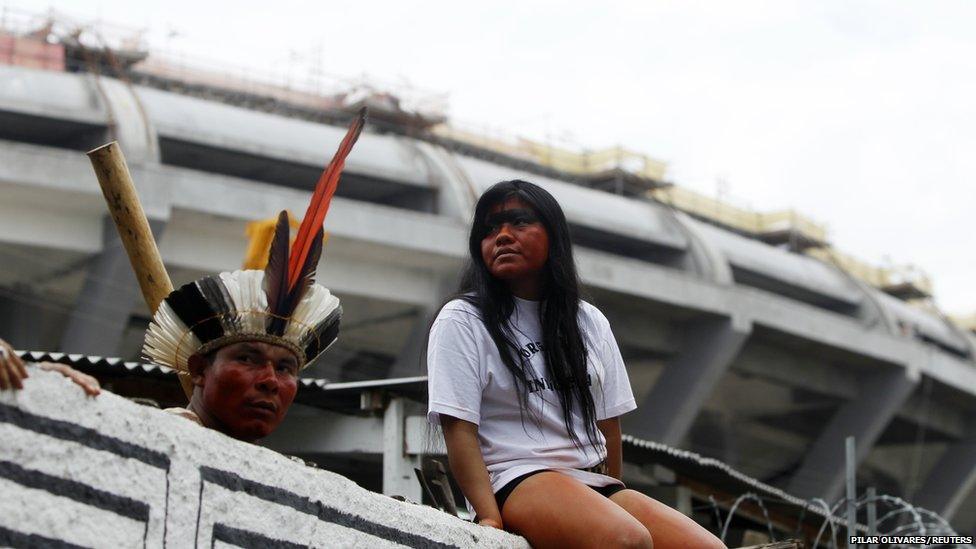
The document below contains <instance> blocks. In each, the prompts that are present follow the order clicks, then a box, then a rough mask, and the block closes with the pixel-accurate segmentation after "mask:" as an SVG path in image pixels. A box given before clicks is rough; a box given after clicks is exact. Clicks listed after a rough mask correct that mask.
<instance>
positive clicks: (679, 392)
mask: <svg viewBox="0 0 976 549" xmlns="http://www.w3.org/2000/svg"><path fill="white" fill-rule="evenodd" d="M750 332H751V326H750V325H749V324H748V323H746V322H742V321H740V320H737V319H735V318H732V319H728V318H722V319H708V320H703V321H699V322H696V323H694V324H693V325H691V327H690V329H688V330H687V331H686V332H685V337H684V343H685V344H684V346H683V349H682V351H681V353H679V354H678V355H677V356H675V357H674V358H673V359H672V360H670V361H669V363H668V364H667V366H665V369H664V372H662V373H661V377H659V378H658V380H657V383H655V384H654V387H653V388H651V391H650V392H649V393H648V395H647V396H646V397H645V398H644V400H643V402H641V403H640V404H639V405H638V407H637V412H636V413H633V414H629V415H628V416H624V428H625V430H626V431H627V432H628V433H631V434H633V435H634V436H636V437H639V438H644V439H649V440H656V441H659V442H663V443H665V444H670V445H673V446H677V445H679V444H680V443H681V441H682V440H683V439H684V438H685V435H687V434H688V431H689V429H691V425H692V423H693V422H694V421H695V418H696V417H697V416H698V412H699V410H701V408H702V405H703V404H704V402H705V399H707V398H708V396H709V394H711V392H712V389H713V388H714V387H715V384H716V383H717V382H718V380H719V379H720V378H721V377H722V375H723V374H724V373H725V371H726V370H727V369H728V367H729V365H730V364H731V363H732V361H733V360H734V359H735V357H736V355H738V353H739V350H740V349H742V345H743V344H744V343H745V342H746V340H747V339H748V338H749V334H750Z"/></svg>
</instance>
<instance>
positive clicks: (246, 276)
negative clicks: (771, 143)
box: [143, 109, 366, 371]
mask: <svg viewBox="0 0 976 549" xmlns="http://www.w3.org/2000/svg"><path fill="white" fill-rule="evenodd" d="M365 123H366V109H363V110H361V111H360V112H359V115H358V116H357V117H356V119H355V120H354V121H353V123H352V124H351V125H350V126H349V131H348V132H346V136H345V137H344V138H343V140H342V143H341V144H340V145H339V150H337V151H336V153H335V155H334V156H333V157H332V161H331V162H329V165H328V166H327V167H326V168H325V171H324V172H323V173H322V176H321V177H320V178H319V181H318V183H317V184H316V186H315V192H314V193H313V194H312V200H311V202H310V203H309V205H308V211H307V212H306V213H305V218H304V219H303V220H302V224H301V226H300V227H299V228H298V235H297V237H296V238H295V243H294V245H293V246H292V248H291V251H290V252H289V249H288V236H289V234H288V231H289V226H288V214H287V213H285V212H281V214H279V216H278V223H277V225H276V227H275V236H274V238H273V239H272V242H271V250H270V252H269V254H268V264H267V267H265V269H264V271H257V270H243V271H233V272H225V273H220V274H218V275H212V276H207V277H204V278H201V279H199V280H196V281H194V282H191V283H189V284H186V285H184V286H182V287H180V288H179V289H177V290H174V291H173V292H172V293H170V294H169V296H168V297H166V299H165V300H163V302H162V303H161V304H160V305H159V308H158V309H157V310H156V313H155V315H153V319H152V321H151V322H150V323H149V329H148V330H147V331H146V340H145V344H144V346H143V354H144V355H145V356H146V358H148V359H149V360H151V361H153V362H155V363H157V364H161V365H164V366H169V367H170V368H174V369H176V370H182V371H186V370H187V363H188V362H189V359H190V357H191V356H192V355H195V354H207V353H209V352H211V351H214V350H216V349H219V348H221V347H224V346H226V345H230V344H231V343H237V342H241V341H263V342H265V343H271V344H274V345H279V346H281V347H285V348H287V349H289V350H291V351H292V352H293V353H295V356H296V357H298V360H299V363H300V364H301V366H305V365H307V364H308V363H310V362H311V361H312V360H314V359H315V357H317V356H318V355H319V354H321V353H322V352H323V351H325V350H326V349H327V348H328V347H329V346H330V345H331V344H332V343H333V342H334V341H335V340H336V337H337V336H338V334H339V318H340V317H341V316H342V307H340V306H339V299H338V298H337V297H335V296H334V295H332V294H331V293H330V292H329V290H327V289H326V288H324V287H323V286H321V285H319V284H315V269H316V267H317V266H318V262H319V258H320V257H321V255H322V239H323V229H322V223H323V222H324V220H325V214H326V213H327V212H328V210H329V203H330V202H331V200H332V196H333V194H335V190H336V187H337V186H338V184H339V176H340V174H341V173H342V168H343V166H344V165H345V160H346V156H348V155H349V152H350V151H351V150H352V147H353V145H354V144H355V143H356V140H357V139H358V138H359V134H360V132H361V131H362V129H363V126H364V125H365Z"/></svg>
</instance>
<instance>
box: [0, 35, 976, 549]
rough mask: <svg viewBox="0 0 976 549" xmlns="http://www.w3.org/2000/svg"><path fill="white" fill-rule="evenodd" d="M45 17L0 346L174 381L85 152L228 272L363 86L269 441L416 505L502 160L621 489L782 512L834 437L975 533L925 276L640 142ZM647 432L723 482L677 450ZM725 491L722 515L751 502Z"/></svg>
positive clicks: (314, 163)
mask: <svg viewBox="0 0 976 549" xmlns="http://www.w3.org/2000/svg"><path fill="white" fill-rule="evenodd" d="M52 32H53V31H52V29H51V28H50V27H49V28H47V29H41V30H39V31H36V32H33V33H23V32H21V33H13V32H8V33H6V34H0V63H2V64H0V337H3V338H4V339H7V340H8V341H10V342H11V343H12V344H13V345H14V346H15V347H16V348H18V349H22V350H25V351H35V352H37V353H38V354H36V355H33V356H34V357H35V358H41V357H44V358H52V356H53V358H55V359H58V360H66V361H69V362H71V363H72V364H75V365H76V366H77V367H79V368H82V369H88V370H90V371H92V372H94V373H96V374H98V375H99V377H100V378H101V379H102V380H103V383H104V384H105V385H106V387H107V388H108V389H110V390H113V391H115V392H118V393H119V394H122V395H126V396H132V397H139V398H143V399H151V400H153V401H154V402H155V403H157V404H159V405H162V406H167V405H173V404H176V403H178V402H179V400H180V398H181V394H180V392H179V389H178V385H177V384H175V383H173V377H172V375H171V373H167V372H165V371H163V370H160V369H158V368H153V367H151V366H148V365H140V364H133V363H132V362H138V361H140V356H139V354H140V348H141V343H142V335H143V332H144V330H145V327H146V325H147V322H148V318H149V311H148V310H146V308H145V306H144V305H143V304H142V302H141V300H140V298H139V292H138V288H137V286H136V282H135V280H134V278H133V276H132V275H131V272H130V268H129V264H128V261H127V258H126V255H125V252H124V251H123V249H122V248H121V247H120V245H119V241H118V238H117V236H116V234H115V228H114V226H113V225H112V223H111V220H110V219H108V217H107V214H106V210H105V204H104V201H103V198H102V195H101V192H100V190H99V188H98V185H97V183H96V181H95V177H94V175H93V174H92V171H91V167H90V165H89V163H88V160H87V158H86V157H85V155H84V152H85V151H87V150H90V149H92V148H94V147H97V146H99V145H101V144H103V143H105V142H108V141H111V140H118V141H119V143H120V144H121V147H122V149H123V150H124V152H125V155H126V158H127V160H128V163H129V168H130V170H131V172H132V176H133V179H134V181H135V182H136V185H137V187H138V191H139V194H140V197H141V199H142V201H143V206H144V208H145V210H146V213H147V215H148V216H149V218H150V222H151V225H152V228H153V230H154V232H155V235H156V237H157V240H158V242H159V246H160V251H161V253H162V256H163V259H164V261H165V264H166V267H167V269H168V271H169V273H170V276H171V277H172V279H173V282H174V284H176V285H179V284H181V283H183V282H186V281H190V280H193V279H195V278H197V277H199V276H202V275H204V274H206V273H212V272H217V271H221V270H228V269H235V268H239V267H240V266H241V264H242V261H245V259H246V257H247V255H248V254H247V251H248V247H249V245H255V242H256V241H258V240H260V238H261V237H262V235H263V234H264V232H265V231H267V223H266V222H264V221H263V220H266V219H267V218H269V217H271V216H272V215H273V214H275V212H277V211H279V210H282V209H288V210H290V211H291V212H293V213H297V212H299V211H300V210H301V209H302V208H303V206H304V204H305V203H306V202H307V197H308V193H309V189H311V188H312V187H313V185H314V183H315V181H316V180H317V178H318V173H319V171H320V170H321V168H322V166H323V165H324V164H325V162H326V161H327V158H326V155H327V154H328V152H329V151H331V150H333V149H334V147H335V145H336V144H337V143H338V141H339V139H340V138H341V136H342V134H343V128H342V125H343V124H344V123H345V122H346V121H347V120H348V119H349V118H350V116H351V114H350V113H353V112H355V111H356V109H358V108H359V107H361V106H362V105H364V104H366V105H368V106H370V107H371V109H372V112H373V118H372V123H371V125H370V126H369V127H368V128H367V131H366V132H365V133H364V134H363V135H362V137H361V139H360V142H359V144H358V145H357V148H356V149H355V150H354V151H353V152H352V154H351V156H350V157H349V159H348V162H347V165H346V171H345V173H344V175H343V179H342V182H341V183H340V186H339V190H338V193H337V198H336V199H335V202H334V204H333V208H332V211H331V212H330V215H329V218H328V219H327V221H326V227H325V229H326V231H327V232H328V235H329V236H328V245H327V247H326V250H325V253H324V257H323V259H322V262H321V264H320V268H319V273H320V275H319V277H320V280H321V281H322V283H323V284H325V285H327V286H328V287H329V288H330V289H331V290H332V291H333V292H334V293H335V294H336V295H338V296H339V297H340V298H341V300H342V303H343V309H344V311H345V313H344V318H343V325H342V331H341V336H340V339H339V342H338V343H337V344H336V345H335V346H334V347H333V348H332V349H331V350H330V351H329V352H328V353H326V355H325V356H324V358H323V359H322V360H321V361H320V363H318V364H315V365H313V366H312V367H311V368H310V369H309V370H308V371H307V372H306V375H308V376H309V377H311V378H316V380H308V381H307V382H306V383H305V388H304V389H303V391H304V392H303V394H302V396H300V398H299V402H300V403H301V404H299V405H296V406H295V409H294V411H293V413H292V414H291V416H290V417H289V420H288V421H287V422H286V424H285V425H284V426H283V428H282V429H281V432H280V433H276V434H275V436H273V437H272V438H271V440H269V441H268V442H267V444H268V446H270V447H272V448H274V449H276V450H279V451H281V452H283V453H286V454H290V455H296V456H299V457H302V458H304V459H306V460H309V461H313V462H316V463H318V464H319V465H320V466H322V467H325V468H329V469H332V470H335V471H336V472H339V473H340V474H343V475H346V476H348V477H349V478H352V479H353V480H356V481H357V482H359V483H360V484H361V485H363V486H366V487H369V488H372V489H375V490H377V491H382V492H384V493H390V494H401V495H406V496H407V497H409V498H412V499H415V500H417V501H419V500H420V499H421V498H423V497H424V495H423V494H422V492H421V487H420V485H419V484H418V483H417V482H416V480H415V479H413V478H412V477H411V475H409V474H408V475H406V476H405V475H404V474H398V472H397V470H396V467H401V468H403V467H410V468H411V470H412V466H414V465H416V466H420V465H421V462H422V461H423V460H422V458H421V456H422V455H424V454H429V453H434V454H436V453H437V450H436V448H433V449H432V448H431V443H430V441H429V440H426V438H429V437H426V433H425V429H424V427H423V413H424V410H423V402H424V400H423V391H424V386H423V378H422V376H423V374H424V371H423V367H422V353H423V350H424V346H425V343H426V331H427V328H428V326H429V323H430V321H431V319H432V315H434V314H435V313H436V311H437V310H438V308H439V306H440V305H441V303H442V302H443V300H444V298H445V297H446V296H448V295H449V294H450V293H451V292H452V290H453V289H454V286H455V285H456V282H457V273H458V272H459V270H460V267H461V265H462V263H463V261H464V259H465V257H466V238H467V235H466V228H467V226H468V224H469V222H470V216H471V213H472V208H473V204H474V200H475V199H476V197H477V196H478V195H479V194H480V193H481V192H482V191H483V190H484V189H486V188H487V187H488V186H490V185H492V184H493V183H496V182H498V181H502V180H508V179H525V180H529V181H533V182H535V183H538V184H540V185H542V186H544V187H545V188H546V189H548V190H549V191H550V192H551V193H552V194H553V195H554V196H556V198H557V199H558V200H559V202H560V204H561V205H562V206H563V208H564V209H565V211H566V214H567V216H568V219H569V222H570V225H571V228H572V230H573V237H574V240H575V244H576V250H577V254H578V255H577V261H578V267H579V271H580V274H581V277H582V280H583V282H584V284H585V287H586V291H587V294H588V296H587V298H588V299H589V300H590V301H592V302H593V303H594V304H596V305H597V306H598V307H600V308H601V309H602V310H603V311H604V312H605V314H606V315H607V317H608V318H609V319H610V322H611V324H612V326H613V329H614V331H615V334H616V336H617V338H618V340H619V343H620V347H621V350H622V353H623V355H624V358H625V361H626V363H627V366H628V369H629V372H630V376H631V381H632V384H633V389H634V392H635V395H636V396H637V400H638V405H639V407H638V409H637V410H636V411H635V412H633V413H631V414H629V415H627V416H625V417H624V432H625V434H626V435H627V437H628V440H629V441H630V443H629V446H628V447H627V449H626V450H625V460H626V461H627V462H628V463H627V466H626V468H625V480H628V481H629V482H630V483H632V484H633V485H635V486H641V487H645V488H646V489H647V490H648V491H650V492H653V493H655V494H656V495H658V496H659V497H662V498H664V499H666V500H669V502H670V503H672V504H673V505H677V506H678V507H679V508H680V509H682V510H684V511H686V512H688V513H699V514H705V515H708V514H709V513H710V512H711V511H709V510H707V508H706V510H704V511H702V510H701V505H699V504H702V503H703V502H708V501H712V502H715V501H719V502H720V503H721V506H722V508H723V509H724V510H725V511H728V507H729V504H730V502H731V501H732V500H734V499H735V498H736V497H738V496H740V495H741V494H742V493H744V492H746V491H753V492H758V493H760V494H762V493H765V494H767V497H768V498H771V500H777V501H779V503H780V504H781V506H782V508H781V509H780V510H778V511H775V510H774V511H775V512H774V513H773V515H774V516H773V517H772V522H774V523H776V524H777V527H778V528H781V529H789V528H792V527H793V526H792V525H793V524H795V523H796V517H797V513H795V512H790V511H787V510H786V505H785V504H784V503H783V502H784V501H786V502H790V501H793V500H795V501H798V502H804V501H810V500H812V499H813V498H822V499H824V500H826V501H827V502H830V503H833V502H835V501H837V500H839V499H840V498H841V497H842V496H843V494H844V485H845V476H844V471H845V453H844V448H845V439H846V438H847V437H849V436H853V437H854V438H855V441H856V456H855V461H856V466H857V479H856V480H857V485H858V487H859V492H862V491H863V489H864V488H866V487H871V488H874V489H875V490H876V491H877V492H878V493H882V494H888V495H890V496H895V497H898V498H901V499H902V500H905V501H908V502H911V503H912V504H915V505H918V506H920V507H924V508H926V509H930V510H932V511H934V512H936V513H938V514H940V515H941V516H942V517H944V518H945V519H947V520H948V521H949V522H950V523H951V524H952V526H953V528H954V529H955V530H956V531H958V532H966V533H970V534H971V533H973V532H974V531H976V430H974V421H973V417H974V414H976V335H974V333H973V332H972V331H971V330H970V329H969V328H967V327H965V326H963V325H962V324H960V323H958V322H953V321H951V320H949V319H947V318H946V317H945V316H944V315H942V314H941V313H939V311H938V310H936V309H935V308H934V307H932V306H931V305H929V304H928V301H927V300H926V299H925V298H926V297H927V296H928V295H929V293H930V291H931V284H930V282H929V281H928V279H927V278H925V277H924V276H923V275H919V274H918V273H917V272H915V273H912V272H903V271H897V270H892V269H879V268H874V267H870V266H867V265H865V264H864V263H863V262H859V261H858V260H856V259H854V258H851V257H849V256H847V255H845V254H842V253H840V252H837V251H836V250H834V249H833V248H832V247H831V245H830V243H828V242H827V237H826V233H825V231H824V229H823V227H821V226H819V225H817V224H816V223H814V222H812V221H810V220H808V219H806V218H804V217H803V216H802V215H800V214H797V213H795V212H775V213H761V212H750V211H746V210H740V209H737V208H733V207H731V206H728V205H723V204H722V203H721V202H719V201H715V200H712V199H709V198H706V197H703V196H700V195H696V194H695V193H691V192H690V191H687V190H685V189H682V188H680V187H677V186H675V185H673V184H670V183H668V182H667V181H666V172H665V166H664V165H663V164H661V163H659V162H657V161H655V160H653V159H651V158H649V157H647V156H644V155H641V154H636V153H632V152H629V151H625V150H621V149H612V150H608V151H600V152H599V153H592V152H591V153H574V152H571V151H566V150H562V149H558V148H555V147H546V146H544V145H541V144H535V143H532V142H528V141H522V142H513V143H504V142H502V141H500V140H497V139H488V138H482V137H478V136H477V135H472V134H470V132H464V131H460V130H457V129H453V128H452V127H451V126H450V125H449V124H448V122H447V121H446V120H445V119H444V118H443V117H438V116H433V115H431V114H430V113H418V112H416V111H410V110H408V109H404V108H401V106H400V105H399V104H398V101H397V98H396V97H395V96H393V95H390V94H383V93H377V92H375V91H366V92H362V90H360V92H362V93H345V94H340V95H321V94H315V93H312V92H306V91H300V90H289V89H285V88H282V87H276V86H273V85H270V84H267V85H264V86H258V85H256V84H254V83H250V84H247V85H245V84H244V83H243V81H237V80H233V79H229V78H226V79H221V78H218V77H217V76H216V75H212V74H211V75H208V74H207V73H205V72H202V71H195V72H194V71H178V70H172V67H170V68H169V69H167V68H166V66H165V65H163V64H160V63H157V62H154V61H153V57H152V56H151V55H148V54H147V53H146V52H145V51H141V50H138V49H130V50H125V49H122V48H116V49H114V50H112V49H109V48H105V47H93V46H90V45H86V44H83V43H81V42H79V41H74V42H72V41H71V40H69V39H66V38H65V37H64V36H53V34H51V33H52ZM18 48H19V49H18ZM32 48H33V49H32ZM18 52H19V53H18ZM25 52H26V53H25ZM258 249H260V246H258ZM258 255H260V254H258ZM57 353H69V354H71V355H70V356H68V355H60V354H57ZM102 357H120V358H121V359H122V360H123V361H130V362H122V361H115V360H105V359H103V358H102ZM324 380H328V381H327V382H326V381H324ZM392 380H396V381H392ZM384 418H385V419H386V420H387V421H391V418H393V420H395V421H399V422H400V425H401V426H403V429H401V430H400V431H399V432H398V433H399V434H398V436H400V437H401V438H400V439H397V440H400V444H401V445H402V447H403V448H406V450H402V449H401V451H399V453H398V452H397V451H396V450H395V449H394V450H391V449H390V448H389V446H384V440H386V439H384V434H383V430H384V424H383V421H384ZM387 436H389V433H387ZM387 442H389V441H388V440H387ZM658 444H660V445H667V446H659V445H658ZM434 446H436V444H435V445H434ZM668 447H673V448H681V449H685V450H690V451H692V452H694V453H696V454H697V455H698V456H700V457H702V458H714V459H715V460H718V461H720V462H722V464H724V465H722V466H723V467H726V468H730V469H732V470H734V471H735V474H738V475H741V477H742V478H744V479H747V481H746V480H743V481H742V482H739V483H729V482H726V483H724V484H723V481H722V480H721V478H719V476H720V475H718V474H717V473H714V472H713V473H708V472H707V471H705V472H704V473H702V471H704V469H701V467H703V466H702V465H701V464H700V463H699V464H698V465H695V466H694V467H689V468H687V469H685V468H683V467H684V466H683V465H682V463H683V462H682V460H681V459H680V452H679V453H675V452H674V451H672V450H669V449H667V448H668ZM699 461H701V460H700V459H699ZM393 462H397V463H398V464H399V465H393V464H392V463H393ZM695 467H698V469H696V468H695ZM696 471H697V473H696ZM400 472H401V473H402V471H400ZM699 473H700V474H699ZM706 473H707V474H706ZM407 477H409V478H407ZM723 478H724V477H723ZM750 483H751V484H750ZM791 498H792V499H791ZM695 502H697V503H695ZM794 503H795V502H794ZM750 505H752V504H749V505H744V506H742V508H741V509H740V512H745V516H746V517H747V518H748V517H753V518H754V517H756V516H759V515H760V514H761V513H760V510H759V506H755V505H752V506H751V507H750ZM791 517H792V518H791ZM791 521H792V522H791ZM816 526H819V523H818V524H816ZM747 529H749V527H746V526H742V530H743V531H744V530H747ZM753 529H759V530H761V529H762V528H758V527H757V528H753ZM814 530H816V528H814ZM740 535H741V532H740Z"/></svg>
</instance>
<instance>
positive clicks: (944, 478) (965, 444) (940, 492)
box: [915, 437, 976, 520]
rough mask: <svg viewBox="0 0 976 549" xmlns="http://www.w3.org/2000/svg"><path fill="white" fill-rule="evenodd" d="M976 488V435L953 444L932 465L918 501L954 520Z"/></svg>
mask: <svg viewBox="0 0 976 549" xmlns="http://www.w3.org/2000/svg"><path fill="white" fill-rule="evenodd" d="M974 489H976V437H971V438H969V439H967V440H963V441H960V442H957V443H955V444H952V445H950V446H949V447H948V448H947V449H946V451H945V453H944V454H942V457H941V458H940V459H939V461H938V462H936V464H935V466H934V467H932V472H931V473H930V474H929V477H928V479H926V481H925V483H924V484H923V485H922V488H920V489H919V491H918V495H917V497H916V501H915V503H916V504H917V505H919V506H921V507H924V508H926V509H929V510H932V511H935V512H936V513H939V514H940V515H942V517H943V518H945V519H946V520H952V518H953V516H954V515H955V514H956V511H957V510H958V509H959V507H960V506H961V505H962V504H963V502H964V501H966V499H967V496H968V495H969V494H970V493H971V492H972V491H973V490H974Z"/></svg>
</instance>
